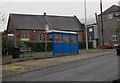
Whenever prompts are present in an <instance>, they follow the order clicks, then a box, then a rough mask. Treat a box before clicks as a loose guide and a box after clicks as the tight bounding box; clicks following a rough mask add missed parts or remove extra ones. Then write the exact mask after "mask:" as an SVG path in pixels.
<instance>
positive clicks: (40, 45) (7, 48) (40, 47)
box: [2, 38, 93, 55]
mask: <svg viewBox="0 0 120 83" xmlns="http://www.w3.org/2000/svg"><path fill="white" fill-rule="evenodd" d="M16 44H17V46H18V47H23V46H26V47H28V48H31V50H32V51H33V52H44V51H45V42H37V41H24V42H22V41H20V39H16ZM13 45H14V39H13V38H8V39H6V38H3V39H2V54H3V55H11V54H12V47H13ZM88 47H89V48H93V42H89V43H88ZM52 48H53V47H52V42H47V51H52ZM85 48H86V43H85V42H79V49H85Z"/></svg>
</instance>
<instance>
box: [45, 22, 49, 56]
mask: <svg viewBox="0 0 120 83" xmlns="http://www.w3.org/2000/svg"><path fill="white" fill-rule="evenodd" d="M48 30H49V25H48V24H46V25H45V56H46V53H47V31H48Z"/></svg>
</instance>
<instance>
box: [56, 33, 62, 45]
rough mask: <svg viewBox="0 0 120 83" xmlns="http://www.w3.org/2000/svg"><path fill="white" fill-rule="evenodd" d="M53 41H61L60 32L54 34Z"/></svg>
mask: <svg viewBox="0 0 120 83" xmlns="http://www.w3.org/2000/svg"><path fill="white" fill-rule="evenodd" d="M54 42H55V43H62V35H61V34H54Z"/></svg>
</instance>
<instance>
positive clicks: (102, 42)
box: [100, 0, 104, 50]
mask: <svg viewBox="0 0 120 83" xmlns="http://www.w3.org/2000/svg"><path fill="white" fill-rule="evenodd" d="M100 11H101V32H102V49H103V50H104V30H103V13H102V0H100Z"/></svg>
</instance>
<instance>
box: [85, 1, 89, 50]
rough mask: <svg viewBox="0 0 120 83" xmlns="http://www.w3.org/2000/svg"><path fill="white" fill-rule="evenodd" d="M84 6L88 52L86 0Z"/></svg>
mask: <svg viewBox="0 0 120 83" xmlns="http://www.w3.org/2000/svg"><path fill="white" fill-rule="evenodd" d="M84 6H85V32H86V50H88V34H87V15H86V0H84Z"/></svg>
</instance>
